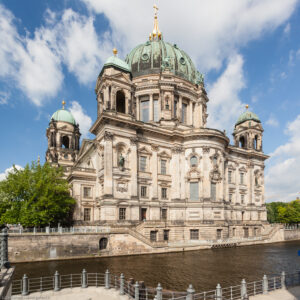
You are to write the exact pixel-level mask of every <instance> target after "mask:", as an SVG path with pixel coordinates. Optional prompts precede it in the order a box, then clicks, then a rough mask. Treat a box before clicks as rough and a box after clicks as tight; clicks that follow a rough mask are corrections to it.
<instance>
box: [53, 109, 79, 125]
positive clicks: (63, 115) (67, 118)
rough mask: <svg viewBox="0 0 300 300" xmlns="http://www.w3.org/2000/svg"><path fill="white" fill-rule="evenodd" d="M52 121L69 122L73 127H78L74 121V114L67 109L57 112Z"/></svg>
mask: <svg viewBox="0 0 300 300" xmlns="http://www.w3.org/2000/svg"><path fill="white" fill-rule="evenodd" d="M51 120H54V121H62V122H67V123H70V124H73V125H76V121H75V119H74V117H73V116H72V114H71V113H70V112H69V111H68V110H65V109H59V110H58V111H56V112H55V113H54V114H53V115H52V117H51Z"/></svg>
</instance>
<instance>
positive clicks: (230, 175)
mask: <svg viewBox="0 0 300 300" xmlns="http://www.w3.org/2000/svg"><path fill="white" fill-rule="evenodd" d="M228 183H232V171H228Z"/></svg>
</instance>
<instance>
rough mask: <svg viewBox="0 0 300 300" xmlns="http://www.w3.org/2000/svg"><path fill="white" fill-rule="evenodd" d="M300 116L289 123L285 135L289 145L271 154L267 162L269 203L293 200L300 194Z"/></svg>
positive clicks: (267, 194)
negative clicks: (287, 137)
mask: <svg viewBox="0 0 300 300" xmlns="http://www.w3.org/2000/svg"><path fill="white" fill-rule="evenodd" d="M299 128H300V115H298V116H297V118H296V119H295V120H294V121H292V122H290V123H288V125H287V127H286V131H285V133H286V134H287V135H289V140H288V142H287V143H285V144H283V145H281V146H279V147H278V148H276V149H275V151H274V152H273V153H271V154H270V155H271V158H270V159H269V161H268V162H267V164H268V166H269V167H268V169H267V172H266V199H267V200H268V201H286V200H293V199H296V197H297V196H299V193H300V181H299V170H300V131H299Z"/></svg>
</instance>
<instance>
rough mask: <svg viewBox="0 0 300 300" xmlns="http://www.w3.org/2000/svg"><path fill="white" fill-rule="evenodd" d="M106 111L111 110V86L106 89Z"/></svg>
mask: <svg viewBox="0 0 300 300" xmlns="http://www.w3.org/2000/svg"><path fill="white" fill-rule="evenodd" d="M104 98H105V101H104V103H105V109H106V110H108V109H110V93H109V86H106V88H105V97H104Z"/></svg>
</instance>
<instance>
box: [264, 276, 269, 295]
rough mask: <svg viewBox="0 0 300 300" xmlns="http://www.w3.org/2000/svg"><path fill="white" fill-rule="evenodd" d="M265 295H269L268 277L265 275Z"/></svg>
mask: <svg viewBox="0 0 300 300" xmlns="http://www.w3.org/2000/svg"><path fill="white" fill-rule="evenodd" d="M263 294H264V295H265V294H268V277H267V275H264V277H263Z"/></svg>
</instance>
